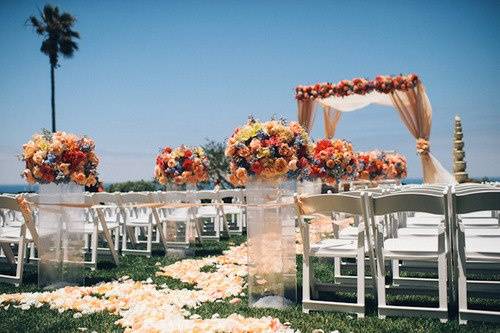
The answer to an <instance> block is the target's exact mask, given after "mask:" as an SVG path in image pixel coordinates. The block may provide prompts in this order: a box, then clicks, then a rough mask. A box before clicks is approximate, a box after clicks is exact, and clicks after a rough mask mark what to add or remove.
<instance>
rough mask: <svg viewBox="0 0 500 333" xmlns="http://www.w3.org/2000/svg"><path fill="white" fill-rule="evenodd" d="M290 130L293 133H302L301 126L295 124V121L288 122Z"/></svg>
mask: <svg viewBox="0 0 500 333" xmlns="http://www.w3.org/2000/svg"><path fill="white" fill-rule="evenodd" d="M290 129H291V130H292V132H294V133H300V132H302V126H300V124H299V123H298V122H296V121H292V122H290Z"/></svg>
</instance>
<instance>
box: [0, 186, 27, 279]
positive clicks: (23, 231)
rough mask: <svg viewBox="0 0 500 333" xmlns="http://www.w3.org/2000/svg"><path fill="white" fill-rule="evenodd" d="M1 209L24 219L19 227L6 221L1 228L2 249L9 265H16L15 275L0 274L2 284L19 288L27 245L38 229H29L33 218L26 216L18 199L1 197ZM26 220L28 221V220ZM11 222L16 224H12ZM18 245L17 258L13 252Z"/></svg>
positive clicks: (0, 242) (0, 241)
mask: <svg viewBox="0 0 500 333" xmlns="http://www.w3.org/2000/svg"><path fill="white" fill-rule="evenodd" d="M0 209H2V210H6V211H8V212H13V214H10V215H11V216H14V215H15V216H18V217H19V216H20V218H21V219H22V221H21V224H20V225H19V224H18V223H17V222H18V221H17V220H16V221H6V222H5V224H4V225H3V226H1V227H0V247H1V248H2V251H3V253H4V255H5V258H6V260H7V263H8V264H9V265H16V273H15V275H7V274H0V281H1V282H8V283H12V284H14V285H15V286H19V285H20V284H21V283H22V280H23V272H24V262H25V254H26V245H27V244H28V243H31V242H33V237H32V232H30V231H33V233H35V235H36V229H35V228H34V225H32V226H31V227H30V228H28V225H27V223H32V221H30V218H31V216H25V215H24V213H23V212H22V210H21V207H20V206H19V204H18V202H17V200H16V198H14V197H12V196H6V195H0ZM26 218H27V219H28V220H26ZM9 222H15V223H12V224H10V223H9ZM28 229H30V231H28ZM16 244H17V257H16V256H15V255H14V252H13V251H12V247H11V246H12V245H14V248H15V245H16Z"/></svg>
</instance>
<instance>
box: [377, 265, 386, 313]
mask: <svg viewBox="0 0 500 333" xmlns="http://www.w3.org/2000/svg"><path fill="white" fill-rule="evenodd" d="M377 299H378V306H379V307H383V306H385V305H386V300H385V261H384V258H383V256H382V258H377ZM378 317H379V318H380V319H385V315H381V314H380V312H379V315H378Z"/></svg>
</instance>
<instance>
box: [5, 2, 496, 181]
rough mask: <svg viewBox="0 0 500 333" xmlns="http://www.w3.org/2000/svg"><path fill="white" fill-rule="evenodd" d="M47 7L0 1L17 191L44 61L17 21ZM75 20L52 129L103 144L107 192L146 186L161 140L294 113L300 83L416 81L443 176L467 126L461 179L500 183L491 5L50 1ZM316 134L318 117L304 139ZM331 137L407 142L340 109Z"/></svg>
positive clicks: (412, 157) (46, 113)
mask: <svg viewBox="0 0 500 333" xmlns="http://www.w3.org/2000/svg"><path fill="white" fill-rule="evenodd" d="M44 4H45V2H43V1H14V0H7V1H5V0H4V1H1V2H0V22H1V25H0V48H1V50H2V51H1V52H0V78H1V79H0V119H1V122H2V124H1V130H0V183H21V182H22V180H21V179H20V178H19V173H20V172H21V170H22V164H21V163H19V162H18V161H17V159H16V155H17V154H18V153H19V150H20V147H21V145H22V144H23V143H24V142H26V141H27V140H28V139H29V138H30V136H31V135H32V134H33V133H34V132H36V131H39V130H40V129H41V128H44V127H45V128H49V127H50V81H49V78H50V77H49V63H48V59H47V57H46V56H44V55H42V54H41V53H40V52H39V47H40V43H41V40H40V39H39V38H38V37H37V36H35V34H34V33H33V32H32V31H31V29H29V28H27V27H25V26H24V21H25V19H26V18H27V17H28V16H29V15H30V14H36V13H37V8H41V7H43V5H44ZM53 4H55V5H58V6H59V7H60V8H61V9H63V10H67V11H69V12H71V13H72V14H74V15H75V16H77V18H78V22H77V25H76V29H77V30H78V31H80V33H81V36H82V39H81V40H80V51H79V52H78V53H76V56H75V57H74V58H73V59H71V60H62V62H61V68H60V69H58V70H57V73H56V103H57V122H58V129H61V130H65V131H69V132H74V133H79V134H87V135H89V136H91V137H93V138H94V139H95V140H96V143H97V151H98V153H99V155H100V157H101V165H100V173H101V177H102V179H103V180H104V181H105V182H113V181H121V180H128V179H141V178H144V179H151V177H152V169H153V164H154V157H155V155H156V153H157V151H158V149H159V148H160V147H161V146H164V145H172V146H175V145H179V144H182V143H185V144H188V145H195V144H202V143H204V141H205V138H213V139H216V140H224V139H225V138H227V136H229V135H230V134H231V133H232V131H233V129H234V128H235V127H236V126H238V125H239V124H242V123H243V122H245V120H246V118H247V116H248V115H249V114H253V115H255V116H256V117H258V118H260V119H268V118H269V117H271V116H272V115H277V116H285V117H287V118H289V119H292V120H295V119H296V102H295V100H294V97H293V88H294V87H295V86H296V85H298V84H311V83H315V82H319V81H333V82H337V81H339V80H341V79H350V78H353V77H356V76H364V77H369V78H373V77H375V76H376V75H377V74H398V73H408V72H415V73H418V74H419V75H420V76H421V78H422V80H423V81H424V84H425V85H426V88H427V93H428V95H429V98H430V100H431V103H432V105H433V110H434V113H433V128H432V133H431V144H432V146H431V149H432V151H433V153H434V154H435V155H436V156H437V157H438V159H439V160H440V161H441V162H442V163H443V165H444V166H445V167H447V168H448V169H450V168H451V159H452V157H451V151H452V130H453V117H454V115H455V114H459V115H461V116H462V118H463V127H464V134H465V140H466V154H467V156H466V158H467V161H468V171H469V173H470V174H471V175H473V176H485V175H486V176H499V175H500V172H499V171H500V170H499V167H498V165H500V130H499V125H500V117H499V116H498V111H499V109H500V103H499V95H498V92H497V89H498V77H499V76H500V64H499V59H500V39H499V38H498V35H499V33H500V3H499V2H498V1H496V2H495V1H411V2H407V1H397V2H395V1H387V2H384V1H373V2H367V1H366V2H365V1H349V2H340V1H325V2H322V1H314V2H307V1H297V2H294V1H288V2H285V1H265V2H264V1H262V2H259V1H247V2H244V1H199V2H190V1H154V2H153V1H53ZM322 135H323V128H322V119H321V117H317V118H316V122H315V126H314V130H313V137H316V138H317V137H321V136H322ZM337 137H339V138H345V139H348V140H351V141H352V142H353V144H354V146H355V148H356V149H358V150H368V149H375V148H380V149H386V150H398V151H400V152H402V153H403V154H405V155H406V156H407V157H408V160H409V176H410V177H420V176H421V171H420V163H419V162H418V157H417V155H416V153H415V142H414V139H412V137H411V136H410V134H409V133H408V131H407V129H406V128H405V127H404V126H403V124H402V123H401V121H400V119H399V117H398V115H397V113H396V112H395V111H394V110H393V109H391V108H383V107H369V108H366V109H364V110H361V111H358V112H352V113H349V114H345V116H344V117H343V119H342V120H341V122H340V124H339V127H338V131H337Z"/></svg>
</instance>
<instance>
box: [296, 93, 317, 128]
mask: <svg viewBox="0 0 500 333" xmlns="http://www.w3.org/2000/svg"><path fill="white" fill-rule="evenodd" d="M297 105H298V119H299V124H301V125H302V127H303V128H304V129H305V130H306V131H307V133H311V130H312V125H313V122H314V109H315V106H316V101H315V100H314V99H309V100H304V101H297Z"/></svg>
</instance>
